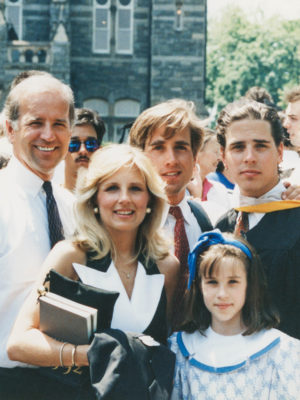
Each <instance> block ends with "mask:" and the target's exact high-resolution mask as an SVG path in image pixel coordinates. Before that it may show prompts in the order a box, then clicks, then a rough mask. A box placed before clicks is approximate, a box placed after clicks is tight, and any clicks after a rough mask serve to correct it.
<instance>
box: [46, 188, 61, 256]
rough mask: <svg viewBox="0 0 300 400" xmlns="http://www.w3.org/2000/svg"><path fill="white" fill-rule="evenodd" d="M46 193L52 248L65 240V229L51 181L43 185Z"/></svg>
mask: <svg viewBox="0 0 300 400" xmlns="http://www.w3.org/2000/svg"><path fill="white" fill-rule="evenodd" d="M43 188H44V190H45V192H46V206H47V214H48V226H49V237H50V244H51V248H52V247H53V246H54V245H55V244H56V243H57V242H59V241H60V240H63V239H64V235H63V227H62V223H61V219H60V216H59V212H58V208H57V204H56V201H55V198H54V196H53V191H52V185H51V182H50V181H45V182H44V183H43Z"/></svg>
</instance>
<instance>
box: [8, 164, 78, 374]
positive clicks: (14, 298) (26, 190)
mask: <svg viewBox="0 0 300 400" xmlns="http://www.w3.org/2000/svg"><path fill="white" fill-rule="evenodd" d="M42 184H43V180H42V179H41V178H39V177H38V176H37V175H35V174H34V173H33V172H31V171H30V170H29V169H27V168H26V167H24V166H23V165H22V164H21V163H20V162H19V161H18V160H17V159H16V158H15V157H12V159H11V160H10V162H9V164H8V166H7V167H6V168H5V169H3V170H2V171H1V172H0V187H1V195H0V321H1V325H0V367H5V368H9V367H14V366H16V365H24V364H21V363H16V362H12V361H10V360H9V359H8V357H7V353H6V343H7V339H8V336H9V333H10V331H11V328H12V326H13V323H14V321H15V318H16V316H17V314H18V311H19V309H20V307H21V306H22V304H23V303H24V300H25V298H26V297H27V295H28V294H29V292H30V290H31V289H32V287H33V284H34V282H35V280H36V279H37V277H38V274H39V271H40V267H41V265H42V263H43V261H44V260H45V258H46V256H47V254H48V253H49V250H50V239H49V231H48V217H47V209H46V194H45V192H44V190H43V188H42ZM53 193H54V197H55V199H56V202H57V206H58V209H59V213H60V217H61V221H62V224H63V228H64V233H65V237H68V236H69V235H70V234H72V233H73V231H74V220H73V200H74V197H73V195H72V194H71V193H69V192H68V191H66V190H65V189H63V188H60V187H59V186H55V185H53Z"/></svg>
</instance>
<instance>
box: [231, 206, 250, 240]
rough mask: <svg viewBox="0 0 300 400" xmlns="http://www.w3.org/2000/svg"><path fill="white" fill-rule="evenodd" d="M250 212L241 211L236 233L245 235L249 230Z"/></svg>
mask: <svg viewBox="0 0 300 400" xmlns="http://www.w3.org/2000/svg"><path fill="white" fill-rule="evenodd" d="M248 214H249V213H248V212H246V211H241V212H240V214H239V216H238V218H237V221H236V226H235V229H234V234H235V235H237V236H244V235H245V233H247V232H248V231H249V216H248Z"/></svg>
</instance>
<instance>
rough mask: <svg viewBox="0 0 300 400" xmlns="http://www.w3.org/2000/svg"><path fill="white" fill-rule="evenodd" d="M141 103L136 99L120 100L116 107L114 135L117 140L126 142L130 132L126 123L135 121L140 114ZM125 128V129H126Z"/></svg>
mask: <svg viewBox="0 0 300 400" xmlns="http://www.w3.org/2000/svg"><path fill="white" fill-rule="evenodd" d="M140 109H141V107H140V103H139V102H138V101H136V100H130V99H125V100H118V101H116V103H115V107H114V116H115V118H114V135H113V140H114V141H115V142H120V140H121V141H122V142H125V141H126V140H127V136H128V133H129V130H130V129H129V128H128V127H127V129H126V128H125V126H126V125H128V124H131V123H132V122H134V120H135V119H136V117H137V116H138V115H139V114H140ZM124 129H125V131H124Z"/></svg>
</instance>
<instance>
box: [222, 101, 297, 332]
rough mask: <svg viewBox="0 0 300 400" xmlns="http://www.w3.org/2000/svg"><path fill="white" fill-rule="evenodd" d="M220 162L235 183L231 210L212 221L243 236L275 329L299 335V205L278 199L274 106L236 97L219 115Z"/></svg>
mask: <svg viewBox="0 0 300 400" xmlns="http://www.w3.org/2000/svg"><path fill="white" fill-rule="evenodd" d="M217 132H218V139H219V142H220V144H221V149H222V154H223V162H224V164H225V166H226V167H227V168H229V169H230V171H231V173H232V176H233V178H234V180H235V182H236V189H235V190H236V193H235V196H234V200H235V209H232V210H230V211H228V212H227V213H226V214H225V215H224V216H223V217H222V218H221V219H220V220H219V221H218V222H217V224H216V228H219V229H220V230H221V231H230V232H235V233H236V234H241V235H244V236H245V237H246V239H247V240H248V241H249V242H250V243H251V244H252V245H253V246H254V247H255V248H256V250H257V251H258V253H259V255H260V256H261V258H262V261H263V263H264V265H265V267H266V271H267V278H268V287H269V291H270V294H271V297H272V300H273V302H274V304H275V306H276V307H277V309H278V310H279V313H280V319H281V322H280V327H279V328H280V329H281V330H282V331H284V332H286V333H287V334H289V335H291V336H294V337H296V338H300V319H299V315H300V291H299V286H300V230H299V226H300V208H299V203H297V202H289V201H282V193H283V192H284V191H285V187H284V185H283V183H282V181H281V180H280V175H279V164H280V162H281V160H282V154H283V143H282V126H281V123H280V119H279V117H278V115H277V112H276V110H275V109H272V108H270V107H268V106H266V105H264V104H261V103H257V102H255V101H246V100H240V101H238V102H235V103H231V104H229V105H228V106H227V107H225V109H223V110H222V111H221V113H220V116H219V119H218V124H217Z"/></svg>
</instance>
